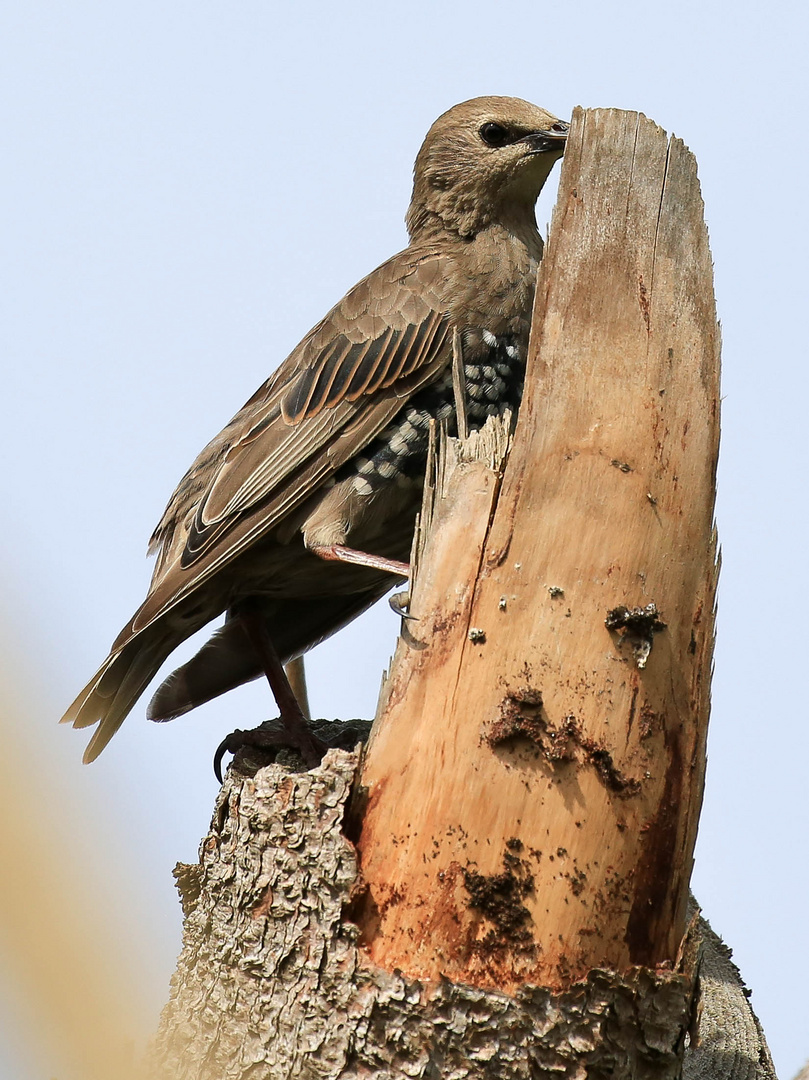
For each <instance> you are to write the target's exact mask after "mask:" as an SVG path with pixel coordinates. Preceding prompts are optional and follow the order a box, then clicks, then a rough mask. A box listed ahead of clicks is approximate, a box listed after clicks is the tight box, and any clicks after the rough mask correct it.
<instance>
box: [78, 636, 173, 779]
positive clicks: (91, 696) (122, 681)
mask: <svg viewBox="0 0 809 1080" xmlns="http://www.w3.org/2000/svg"><path fill="white" fill-rule="evenodd" d="M175 645H177V639H176V637H175V636H174V635H173V634H169V633H167V632H166V630H165V628H163V627H161V626H160V625H159V624H158V625H156V626H152V627H149V628H148V629H147V630H146V631H144V632H143V633H142V634H137V635H136V636H135V637H134V638H130V640H129V641H127V642H126V643H125V644H124V645H123V646H122V647H121V648H120V649H118V650H116V651H115V652H113V653H111V654H110V655H109V656H108V657H107V659H106V660H105V661H104V663H103V664H102V665H101V667H100V668H99V669H98V671H97V672H96V673H95V675H94V676H93V678H92V679H91V680H90V682H89V683H88V684H87V686H85V688H84V689H83V690H82V692H81V693H80V694H79V696H78V697H77V698H76V700H75V701H74V702H73V704H72V705H71V706H70V708H69V709H68V710H67V712H66V713H65V715H64V716H63V717H62V719H61V723H63V724H72V725H73V727H76V728H84V727H91V726H92V725H93V724H98V727H97V728H96V730H95V732H94V733H93V737H92V738H91V739H90V742H89V743H88V744H87V749H86V750H85V751H84V757H83V758H82V760H83V761H84V762H85V763H89V762H91V761H95V759H96V758H97V757H98V755H99V754H100V753H101V751H102V750H103V749H104V747H105V746H106V745H107V743H108V742H109V741H110V739H111V738H112V737H113V735H114V734H115V732H116V731H117V730H118V728H119V727H120V726H121V724H122V723H123V722H124V720H125V719H126V717H127V715H128V714H129V712H130V710H131V709H132V707H133V705H134V704H135V702H136V701H137V700H138V698H139V697H140V695H141V694H142V693H143V691H144V690H145V689H146V687H147V686H148V685H149V683H150V682H151V680H152V678H153V677H154V676H155V674H156V673H157V671H158V669H159V667H160V665H161V664H162V663H163V661H164V660H165V659H166V657H167V656H168V654H169V653H170V652H171V651H172V649H173V648H174V647H175Z"/></svg>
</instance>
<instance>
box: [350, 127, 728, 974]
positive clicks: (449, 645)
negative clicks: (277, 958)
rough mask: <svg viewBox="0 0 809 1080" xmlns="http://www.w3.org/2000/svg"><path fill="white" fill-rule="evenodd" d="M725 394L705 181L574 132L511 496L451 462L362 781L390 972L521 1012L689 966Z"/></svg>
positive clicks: (647, 136)
mask: <svg viewBox="0 0 809 1080" xmlns="http://www.w3.org/2000/svg"><path fill="white" fill-rule="evenodd" d="M718 379H719V334H718V329H717V323H716V314H715V308H714V299H713V285H712V267H711V257H710V252H709V248H708V239H707V232H706V228H705V224H704V221H703V206H702V199H701V197H700V192H699V185H698V181H697V175H696V165H695V161H694V159H693V157H692V155H691V154H690V152H689V151H688V150H687V149H686V148H685V147H684V145H683V144H682V143H681V142H680V141H679V140H678V139H674V138H672V139H668V138H667V137H666V135H665V133H664V132H663V131H662V130H661V129H660V128H658V127H657V126H656V125H655V124H653V123H651V122H650V121H649V120H647V119H646V118H645V117H643V116H641V115H638V114H635V113H626V112H618V111H616V110H595V111H588V112H587V113H583V112H582V111H581V110H577V112H576V114H575V116H574V120H573V125H572V128H571V133H570V139H569V143H568V148H567V151H566V155H565V159H564V164H563V170H562V177H561V189H560V195H559V200H558V203H557V208H556V211H555V213H554V218H553V225H552V229H551V235H550V241H549V244H548V247H547V252H546V255H545V259H544V261H543V263H542V267H541V271H540V278H539V283H538V288H537V301H536V307H535V312H534V325H533V331H532V344H531V350H530V358H529V365H528V374H527V381H526V392H525V398H524V401H523V405H522V408H521V411H520V416H519V422H518V424H517V429H516V433H515V437H514V444H513V447H512V448H511V451H510V454H509V456H508V461H507V464H506V467H505V472H504V474H503V475H502V477H501V468H500V466H499V465H498V461H497V457H498V455H497V454H494V456H493V455H492V452H491V448H490V447H489V448H488V449H486V450H485V453H484V454H483V459H481V458H476V457H475V454H474V452H473V448H472V446H471V444H470V443H467V444H466V445H464V446H462V447H461V448H460V449H458V448H457V447H456V448H453V451H452V453H451V455H450V456H449V458H445V461H444V465H443V469H444V474H443V476H442V477H440V478H439V481H437V483H436V494H435V504H434V506H433V508H432V514H433V521H432V525H431V527H430V529H429V532H428V534H427V536H426V542H425V544H424V548H423V550H422V552H421V555H420V558H419V570H418V574H417V577H416V581H415V585H414V588H413V595H412V603H411V607H410V615H411V618H409V619H408V620H407V621H406V622H405V624H404V629H403V633H402V637H401V640H400V643H399V646H398V649H397V653H396V656H395V658H394V662H393V664H392V668H391V672H390V675H389V678H388V680H387V683H386V685H385V687H384V689H383V695H382V697H383V700H382V702H381V705H380V711H379V715H378V717H377V721H376V724H375V727H374V732H373V735H372V738H371V741H370V743H369V746H368V750H367V754H366V758H365V762H364V767H363V773H362V780H361V783H362V785H363V787H364V788H365V789H366V791H365V796H366V798H367V802H366V805H365V811H364V817H363V820H362V828H361V835H360V837H359V841H358V848H359V854H360V860H361V880H362V888H361V890H360V891H359V893H358V896H357V899H356V902H355V910H354V913H353V915H352V917H353V918H356V920H357V921H358V922H359V925H360V929H361V939H360V940H361V944H362V947H363V949H364V953H365V955H366V956H367V957H368V958H369V960H370V961H372V962H373V963H374V964H377V965H380V966H381V967H384V968H385V969H387V970H389V971H392V970H394V969H398V970H400V971H402V972H403V973H404V974H405V975H407V976H411V977H416V978H420V979H437V978H439V977H442V976H443V977H445V978H448V979H450V980H452V981H453V982H459V983H471V984H473V985H477V986H480V987H487V988H499V989H501V990H504V991H507V992H513V991H514V990H515V989H516V988H517V987H519V986H520V985H522V984H525V983H532V984H539V985H543V986H548V987H555V988H563V987H566V986H569V985H570V984H571V983H573V982H575V981H576V980H578V979H581V978H582V977H584V976H586V975H587V973H588V972H589V971H590V970H591V969H593V968H605V967H606V968H611V969H612V970H614V971H619V972H620V971H626V970H628V969H629V968H630V967H632V966H633V965H642V966H646V967H655V966H656V965H661V964H662V965H669V964H675V963H676V961H677V958H678V949H679V947H680V944H681V941H682V938H683V933H684V929H685V910H686V899H687V893H688V881H689V876H690V873H691V866H692V855H693V848H694V842H695V838H696V830H697V819H698V814H699V809H700V803H701V798H702V788H703V776H704V767H705V738H706V730H707V723H708V713H709V693H710V685H709V684H710V671H711V653H712V646H713V635H714V602H715V590H716V577H717V562H716V540H715V534H714V530H713V507H714V478H715V468H716V459H717V449H718V431H719V385H718ZM485 441H486V440H485V439H477V440H476V445H477V444H480V443H482V442H485ZM487 457H488V458H489V460H485V459H486V458H487Z"/></svg>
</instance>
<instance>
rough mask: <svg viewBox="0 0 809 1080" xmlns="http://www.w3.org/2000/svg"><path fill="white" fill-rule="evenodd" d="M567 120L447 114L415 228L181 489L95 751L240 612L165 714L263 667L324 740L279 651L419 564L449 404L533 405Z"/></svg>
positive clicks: (300, 737)
mask: <svg viewBox="0 0 809 1080" xmlns="http://www.w3.org/2000/svg"><path fill="white" fill-rule="evenodd" d="M567 132H568V125H567V123H566V122H564V121H562V120H559V119H558V118H557V117H555V116H553V115H552V114H551V113H549V112H547V111H546V110H545V109H542V108H540V107H538V106H536V105H532V104H531V103H529V102H527V101H524V100H522V99H520V98H511V97H499V96H489V97H477V98H473V99H471V100H469V101H465V102H462V103H461V104H459V105H455V106H453V107H452V108H450V109H449V110H447V111H446V112H444V113H443V114H442V115H441V116H439V118H438V119H437V120H436V121H435V123H434V124H433V125H432V126H431V128H430V129H429V131H428V133H427V135H426V137H425V139H424V142H423V144H422V146H421V149H420V150H419V152H418V156H417V158H416V162H415V165H414V174H413V193H412V198H411V201H410V205H409V208H408V210H407V215H406V218H405V222H406V225H407V230H408V235H409V243H408V246H407V247H406V248H405V249H404V250H403V251H401V252H400V253H399V254H397V255H394V256H393V257H392V258H390V259H388V260H387V261H386V262H384V263H383V264H382V265H381V266H379V267H378V268H377V269H376V270H374V271H373V272H372V273H371V274H369V275H368V276H367V277H365V278H363V279H362V280H361V281H360V282H359V283H358V284H357V285H355V286H354V287H353V288H352V289H350V290H349V291H348V293H347V294H346V295H345V296H344V297H343V299H342V300H340V301H339V303H337V304H336V305H335V306H334V307H333V308H332V309H331V311H329V312H328V314H327V315H326V316H325V317H324V318H323V319H322V320H321V321H320V322H319V323H318V324H317V325H316V326H315V327H314V328H313V329H312V330H310V331H309V333H308V334H307V335H306V336H305V337H304V338H303V339H302V341H301V342H300V344H299V345H298V346H297V347H296V348H295V349H293V351H292V352H291V353H290V355H289V356H288V357H287V358H286V359H285V360H284V361H283V362H282V363H281V364H280V366H279V367H278V368H277V370H276V371H275V372H274V373H273V374H272V375H271V376H270V377H269V378H268V379H267V381H266V382H265V383H264V384H263V385H262V386H261V387H260V388H259V389H258V390H257V391H256V393H255V394H253V396H252V397H251V398H250V399H249V400H248V401H247V403H246V404H245V405H244V406H243V408H241V409H240V410H239V411H238V412H237V413H236V415H235V416H234V417H233V419H232V420H231V421H230V422H229V423H228V424H227V425H226V426H225V428H224V429H223V430H222V431H221V432H220V433H219V434H218V435H217V436H216V437H215V438H214V439H212V440H211V442H209V443H208V445H207V446H206V447H205V448H204V449H203V450H202V452H201V453H200V454H199V456H198V457H197V458H196V460H195V461H194V462H193V463H192V465H191V467H190V468H189V470H188V471H187V472H186V474H185V476H184V477H183V479H182V480H181V481H180V483H179V485H178V486H177V488H176V490H175V491H174V494H173V495H172V496H171V498H170V500H169V503H168V505H167V507H166V510H165V512H164V514H163V516H162V518H161V519H160V521H159V522H158V525H157V528H156V529H155V531H154V533H153V535H152V538H151V542H150V546H149V551H150V553H151V554H153V555H155V556H156V561H155V566H154V572H153V575H152V580H151V584H150V586H149V590H148V593H147V595H146V598H145V600H144V601H143V603H142V604H141V606H140V607H139V608H138V610H137V611H136V612H135V614H134V616H133V617H132V619H131V620H130V621H129V622H128V623H127V624H126V626H125V627H124V628H123V630H122V631H121V633H120V634H119V635H118V637H117V638H116V640H115V641H114V642H113V645H112V648H111V650H110V653H109V656H108V657H107V658H106V660H105V661H104V663H103V664H102V665H101V667H100V668H99V669H98V671H97V672H96V673H95V675H94V676H93V677H92V679H91V680H90V681H89V683H88V684H87V685H86V686H85V688H84V689H83V690H82V691H81V693H80V694H79V695H78V696H77V697H76V699H75V701H74V702H73V704H72V705H71V706H70V708H69V709H68V710H67V712H66V713H65V715H64V716H63V717H62V722H63V723H72V724H73V725H74V727H77V728H86V727H90V726H93V725H95V731H94V733H93V735H92V737H91V739H90V741H89V743H88V745H87V747H86V750H85V752H84V757H83V760H84V761H85V762H90V761H93V760H94V759H95V758H96V757H97V756H98V755H99V753H100V752H101V751H102V750H103V749H104V747H105V746H106V745H107V743H108V742H109V740H110V739H111V738H112V736H113V735H114V734H115V732H116V731H117V730H118V729H119V728H120V726H121V724H122V723H123V721H124V720H125V718H126V716H127V715H128V714H129V712H130V711H131V709H132V708H133V706H134V705H135V703H136V702H137V700H138V698H139V697H140V696H141V695H142V693H143V692H144V691H145V689H146V688H147V686H148V685H149V683H150V682H151V681H152V679H153V678H154V676H155V675H156V674H157V672H158V670H159V668H160V667H161V666H162V664H163V663H164V661H165V660H166V658H167V657H168V656H169V655H170V654H171V652H172V651H173V650H174V649H175V648H176V647H177V646H178V645H179V644H181V643H182V642H183V641H184V640H185V639H186V638H188V637H190V636H191V634H193V633H195V632H196V631H198V630H200V629H201V628H202V627H204V626H206V625H207V624H209V623H211V622H212V621H214V620H215V619H217V618H218V617H219V616H221V615H222V614H223V613H224V615H225V621H224V624H223V625H222V626H221V627H220V628H219V629H218V630H216V631H215V632H214V633H213V635H212V636H211V638H210V639H209V640H208V641H207V642H206V643H205V644H204V645H203V646H202V648H201V649H200V651H199V652H198V653H197V654H196V656H194V657H193V658H192V659H191V660H190V661H188V662H187V663H186V664H184V665H183V666H182V667H180V668H178V669H177V670H176V671H175V672H174V673H172V674H171V675H169V676H168V678H166V679H165V680H164V681H163V683H162V684H161V685H160V686H159V687H158V689H157V691H156V692H155V694H154V696H153V697H152V699H151V702H150V704H149V706H148V710H147V716H148V717H149V719H151V720H156V721H165V720H170V719H173V718H175V717H177V716H180V715H182V714H183V713H186V712H188V711H189V710H190V709H193V708H194V707H195V706H197V705H200V704H202V703H203V702H205V701H209V700H211V699H212V698H214V697H216V696H218V695H219V694H222V693H225V692H226V691H228V690H230V689H233V688H234V687H236V686H239V685H241V684H242V683H244V682H247V681H250V680H252V679H255V678H257V677H259V676H260V675H261V674H262V673H264V674H266V675H267V677H268V679H269V681H270V685H271V688H272V690H273V693H274V695H275V698H276V703H277V704H278V706H279V710H280V712H281V718H282V720H283V722H284V725H285V728H286V733H287V735H288V737H289V739H290V742H291V744H293V745H296V746H298V748H299V749H300V750H301V752H302V754H303V755H304V758H305V760H307V762H308V763H310V764H311V763H313V762H316V761H318V760H319V757H320V754H322V751H323V746H322V744H320V743H319V741H318V740H317V739H315V738H314V736H313V735H312V734H311V733H310V732H309V731H308V729H307V726H306V723H305V721H304V719H303V714H302V713H301V710H300V708H299V707H298V705H297V702H296V700H295V697H294V694H293V693H292V690H291V689H290V687H289V683H288V682H287V681H286V678H285V676H284V672H283V665H284V664H285V663H287V662H289V661H290V660H292V659H294V658H296V657H298V656H300V655H302V654H303V653H304V652H306V651H307V650H308V649H310V648H311V647H312V646H314V645H315V644H317V643H319V642H320V641H322V640H324V639H325V638H327V637H328V636H330V635H331V634H333V633H334V632H336V631H337V630H339V629H340V628H341V627H343V626H344V625H345V624H346V623H348V622H350V621H351V620H352V619H354V618H355V617H356V616H357V615H359V614H360V613H361V612H363V611H364V610H366V609H367V608H368V607H369V606H370V605H371V604H373V603H374V602H375V601H376V600H377V599H379V598H380V597H381V596H383V595H384V594H385V592H387V591H388V590H389V589H390V588H391V586H392V584H393V583H394V582H395V581H396V580H399V579H400V578H404V577H406V576H407V572H408V566H407V562H406V560H407V558H408V556H409V552H410V547H411V542H412V538H413V532H414V527H415V517H416V514H417V511H418V508H419V505H420V501H421V489H422V486H423V480H424V471H425V464H426V458H427V450H428V441H429V432H430V424H431V421H435V422H440V423H444V424H446V425H447V428H448V430H449V431H450V433H454V432H455V431H456V430H457V426H458V412H459V409H460V410H461V411H462V412H463V411H465V414H466V419H465V424H466V425H468V428H469V429H470V430H473V429H475V428H478V427H480V426H481V425H482V424H483V423H484V422H485V421H486V419H487V417H489V416H490V415H492V414H501V413H503V412H504V411H505V410H506V409H510V410H516V408H517V407H518V406H519V401H520V396H521V393H522V384H523V379H524V372H525V361H526V353H527V348H528V334H529V328H530V319H531V309H532V304H533V297H534V288H535V279H536V272H537V267H538V264H539V261H540V259H541V257H542V251H543V242H542V238H541V236H540V234H539V231H538V229H537V224H536V216H535V203H536V200H537V197H538V195H539V193H540V191H541V189H542V187H543V185H544V183H545V181H546V180H547V178H548V176H549V174H550V171H551V169H552V167H553V164H554V162H555V161H556V160H558V158H559V157H560V156H561V155H562V153H563V151H564V146H565V139H566V137H567ZM453 371H455V379H453ZM461 373H462V375H461ZM459 382H460V384H461V385H460V392H461V395H462V396H463V398H465V404H464V406H463V407H462V406H461V404H460V401H459V400H458V393H459V385H458V384H459Z"/></svg>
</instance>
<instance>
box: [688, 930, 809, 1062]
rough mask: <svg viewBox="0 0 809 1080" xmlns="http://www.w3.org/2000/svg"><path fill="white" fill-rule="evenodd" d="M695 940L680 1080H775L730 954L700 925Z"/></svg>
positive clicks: (747, 997) (711, 933) (716, 937)
mask: <svg viewBox="0 0 809 1080" xmlns="http://www.w3.org/2000/svg"><path fill="white" fill-rule="evenodd" d="M699 937H700V942H701V951H700V960H699V997H698V1007H697V1016H696V1019H695V1025H694V1037H693V1038H691V1039H690V1040H689V1047H688V1050H687V1052H686V1055H685V1062H684V1065H683V1078H684V1080H776V1077H775V1068H774V1067H773V1063H772V1058H771V1057H770V1051H769V1048H768V1047H767V1041H766V1039H765V1038H764V1032H763V1030H762V1028H761V1024H760V1023H759V1020H758V1017H757V1016H756V1014H755V1013H754V1012H753V1010H752V1008H751V1007H750V1002H749V991H748V990H747V988H746V987H745V985H744V983H743V982H742V977H741V975H740V973H739V969H738V968H737V967H736V965H735V964H734V963H733V961H732V960H731V955H732V954H731V951H730V949H729V948H728V947H727V945H725V943H724V942H723V941H722V939H721V938H720V937H719V936H718V935H717V934H715V933H714V932H713V930H712V929H711V927H710V926H709V925H708V923H707V922H706V920H705V919H700V920H699ZM807 1080H809V1077H807Z"/></svg>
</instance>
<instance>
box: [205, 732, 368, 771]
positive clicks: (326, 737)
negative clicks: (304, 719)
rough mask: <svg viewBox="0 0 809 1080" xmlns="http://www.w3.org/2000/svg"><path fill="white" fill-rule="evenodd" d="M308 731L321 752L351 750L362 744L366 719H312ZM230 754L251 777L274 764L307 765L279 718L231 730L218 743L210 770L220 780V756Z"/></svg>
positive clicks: (237, 765)
mask: <svg viewBox="0 0 809 1080" xmlns="http://www.w3.org/2000/svg"><path fill="white" fill-rule="evenodd" d="M312 727H313V729H314V730H313V731H311V732H310V734H311V737H312V739H313V740H314V741H315V742H316V743H317V744H318V746H320V747H322V748H323V750H322V752H325V751H326V750H329V749H332V748H335V749H339V750H349V751H350V750H353V749H354V748H355V747H356V746H357V744H358V743H364V742H365V741H366V740H367V738H368V735H369V734H370V731H371V721H370V720H333V721H329V720H315V721H314V722H313V724H312ZM225 754H233V755H234V760H233V766H234V767H235V769H236V771H237V772H238V773H240V774H242V775H244V776H255V774H256V773H257V772H258V770H259V769H262V768H264V766H265V765H272V764H273V763H277V764H279V765H285V766H287V767H288V768H290V769H292V770H294V771H297V772H301V771H303V770H304V769H306V768H307V764H306V762H305V761H304V759H303V754H302V753H301V751H300V749H299V748H298V747H295V746H293V744H292V742H291V741H290V738H289V735H288V734H287V732H286V730H285V728H284V727H283V724H282V722H281V720H280V718H278V719H275V720H266V721H265V722H264V723H263V724H260V725H259V726H258V727H256V728H252V729H251V730H249V731H240V730H236V731H232V732H231V733H230V735H228V736H227V738H225V739H223V740H222V742H221V743H220V744H219V746H218V747H217V750H216V754H215V755H214V772H215V773H216V778H217V780H218V781H219V783H220V784H221V783H222V759H223V757H224V756H225Z"/></svg>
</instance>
